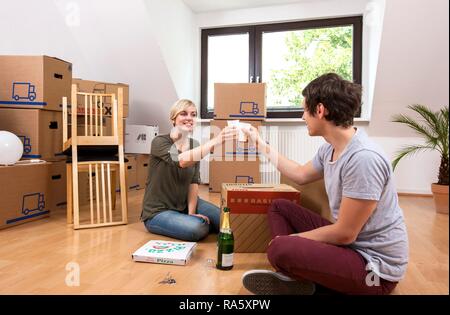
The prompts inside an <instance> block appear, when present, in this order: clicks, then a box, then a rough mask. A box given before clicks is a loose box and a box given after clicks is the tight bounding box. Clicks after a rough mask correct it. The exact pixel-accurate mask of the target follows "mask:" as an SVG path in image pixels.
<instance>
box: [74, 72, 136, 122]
mask: <svg viewBox="0 0 450 315" xmlns="http://www.w3.org/2000/svg"><path fill="white" fill-rule="evenodd" d="M72 82H73V84H76V85H77V87H78V92H85V93H102V94H112V93H114V94H116V98H117V90H118V88H119V87H121V88H123V117H128V106H129V86H128V84H123V83H107V82H99V81H90V80H82V79H77V78H74V79H73V80H72ZM98 102H100V101H99V100H98ZM94 103H95V100H94ZM84 104H85V98H84V97H83V96H82V95H78V100H77V105H78V112H79V113H80V114H84ZM88 106H89V100H88ZM104 106H105V108H104V110H103V113H104V115H107V116H111V115H112V110H111V98H110V97H106V98H105V99H104ZM88 108H89V107H88Z"/></svg>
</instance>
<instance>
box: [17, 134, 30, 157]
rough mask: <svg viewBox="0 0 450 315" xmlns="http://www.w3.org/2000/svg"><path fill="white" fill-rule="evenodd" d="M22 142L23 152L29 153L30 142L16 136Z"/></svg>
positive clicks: (27, 139)
mask: <svg viewBox="0 0 450 315" xmlns="http://www.w3.org/2000/svg"><path fill="white" fill-rule="evenodd" d="M17 137H18V138H19V139H20V140H21V141H22V142H23V152H24V153H30V152H31V140H30V138H28V137H27V136H17Z"/></svg>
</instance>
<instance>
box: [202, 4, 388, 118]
mask: <svg viewBox="0 0 450 315" xmlns="http://www.w3.org/2000/svg"><path fill="white" fill-rule="evenodd" d="M384 3H385V0H321V1H320V0H319V1H305V2H299V3H295V4H286V5H277V6H265V7H258V8H250V9H237V10H227V11H213V12H206V13H199V14H197V15H196V25H197V37H196V40H197V45H196V48H197V52H196V55H197V57H198V58H197V61H196V65H197V66H196V69H197V72H196V81H197V82H200V44H201V37H200V34H201V29H202V28H214V27H225V26H238V25H246V24H263V23H280V22H289V21H301V20H310V19H323V18H337V17H343V16H355V15H363V16H364V20H365V21H368V23H364V25H363V61H364V63H363V69H362V85H363V86H364V92H363V103H364V104H365V106H364V107H363V109H362V113H361V115H362V117H363V118H364V119H370V114H371V112H372V110H371V107H372V97H373V87H374V84H373V82H374V81H375V75H376V66H377V62H378V48H379V44H380V34H381V27H382V21H383V12H384V5H385V4H384ZM197 93H198V94H197V97H196V99H199V98H200V96H199V94H200V91H199V89H197Z"/></svg>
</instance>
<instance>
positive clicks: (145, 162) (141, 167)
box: [136, 154, 150, 189]
mask: <svg viewBox="0 0 450 315" xmlns="http://www.w3.org/2000/svg"><path fill="white" fill-rule="evenodd" d="M149 165H150V154H138V155H137V156H136V174H137V183H138V185H139V186H138V189H144V188H145V183H146V181H147V176H148V170H149Z"/></svg>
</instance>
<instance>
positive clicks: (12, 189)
mask: <svg viewBox="0 0 450 315" xmlns="http://www.w3.org/2000/svg"><path fill="white" fill-rule="evenodd" d="M48 173H49V163H27V164H15V165H12V166H0V183H2V189H0V200H1V206H0V229H2V228H7V227H10V226H14V225H18V224H21V223H25V222H29V221H34V220H37V219H41V218H44V217H48V216H49V215H50V210H51V208H50V202H49V188H50V187H49V186H50V181H49V176H48Z"/></svg>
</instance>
